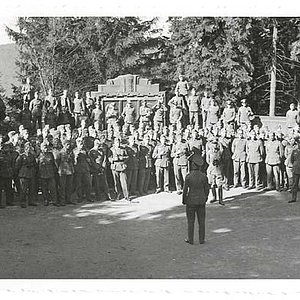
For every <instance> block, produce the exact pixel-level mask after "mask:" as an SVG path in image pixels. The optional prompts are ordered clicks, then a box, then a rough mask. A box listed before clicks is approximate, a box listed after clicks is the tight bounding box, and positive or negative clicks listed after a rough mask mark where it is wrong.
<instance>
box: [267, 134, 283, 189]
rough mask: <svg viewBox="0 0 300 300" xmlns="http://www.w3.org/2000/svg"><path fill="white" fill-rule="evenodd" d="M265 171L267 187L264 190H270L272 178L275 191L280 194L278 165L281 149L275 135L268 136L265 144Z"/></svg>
mask: <svg viewBox="0 0 300 300" xmlns="http://www.w3.org/2000/svg"><path fill="white" fill-rule="evenodd" d="M265 151H266V159H265V163H266V171H267V183H268V186H267V188H266V189H265V190H271V189H272V181H273V176H274V179H275V185H276V191H278V192H280V191H281V188H280V168H279V165H280V163H281V160H282V158H283V147H282V144H281V143H280V141H278V140H276V138H275V133H274V132H272V133H271V134H270V135H269V140H268V141H267V142H266V149H265Z"/></svg>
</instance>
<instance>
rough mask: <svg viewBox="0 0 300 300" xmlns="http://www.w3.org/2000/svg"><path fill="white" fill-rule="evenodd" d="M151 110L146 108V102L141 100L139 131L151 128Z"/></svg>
mask: <svg viewBox="0 0 300 300" xmlns="http://www.w3.org/2000/svg"><path fill="white" fill-rule="evenodd" d="M151 114H152V111H151V108H150V107H148V106H147V101H146V100H144V99H143V100H142V101H141V107H140V124H139V129H140V130H141V131H142V132H144V130H145V129H147V130H148V129H150V127H151Z"/></svg>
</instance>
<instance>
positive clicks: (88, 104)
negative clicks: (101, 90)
mask: <svg viewBox="0 0 300 300" xmlns="http://www.w3.org/2000/svg"><path fill="white" fill-rule="evenodd" d="M100 101H101V99H98V101H97V102H100ZM84 102H85V103H84V104H85V109H86V113H87V115H88V117H90V116H91V113H92V111H93V109H94V108H95V101H94V99H93V98H92V96H91V92H86V93H85V101H84Z"/></svg>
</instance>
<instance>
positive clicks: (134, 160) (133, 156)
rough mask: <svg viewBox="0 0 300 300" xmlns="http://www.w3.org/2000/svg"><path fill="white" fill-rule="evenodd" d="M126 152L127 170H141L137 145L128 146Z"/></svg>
mask: <svg viewBox="0 0 300 300" xmlns="http://www.w3.org/2000/svg"><path fill="white" fill-rule="evenodd" d="M126 151H127V154H128V159H127V161H126V164H127V169H130V170H137V169H138V168H139V149H138V146H137V145H133V146H127V147H126Z"/></svg>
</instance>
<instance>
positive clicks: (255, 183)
mask: <svg viewBox="0 0 300 300" xmlns="http://www.w3.org/2000/svg"><path fill="white" fill-rule="evenodd" d="M246 153H247V159H246V161H247V163H248V171H249V186H248V189H249V190H250V189H253V188H254V187H256V189H257V190H258V189H259V169H260V163H261V162H262V161H263V156H264V145H263V142H262V141H261V140H259V139H257V136H256V133H255V132H254V131H253V130H252V131H251V132H250V140H248V142H247V148H246Z"/></svg>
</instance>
